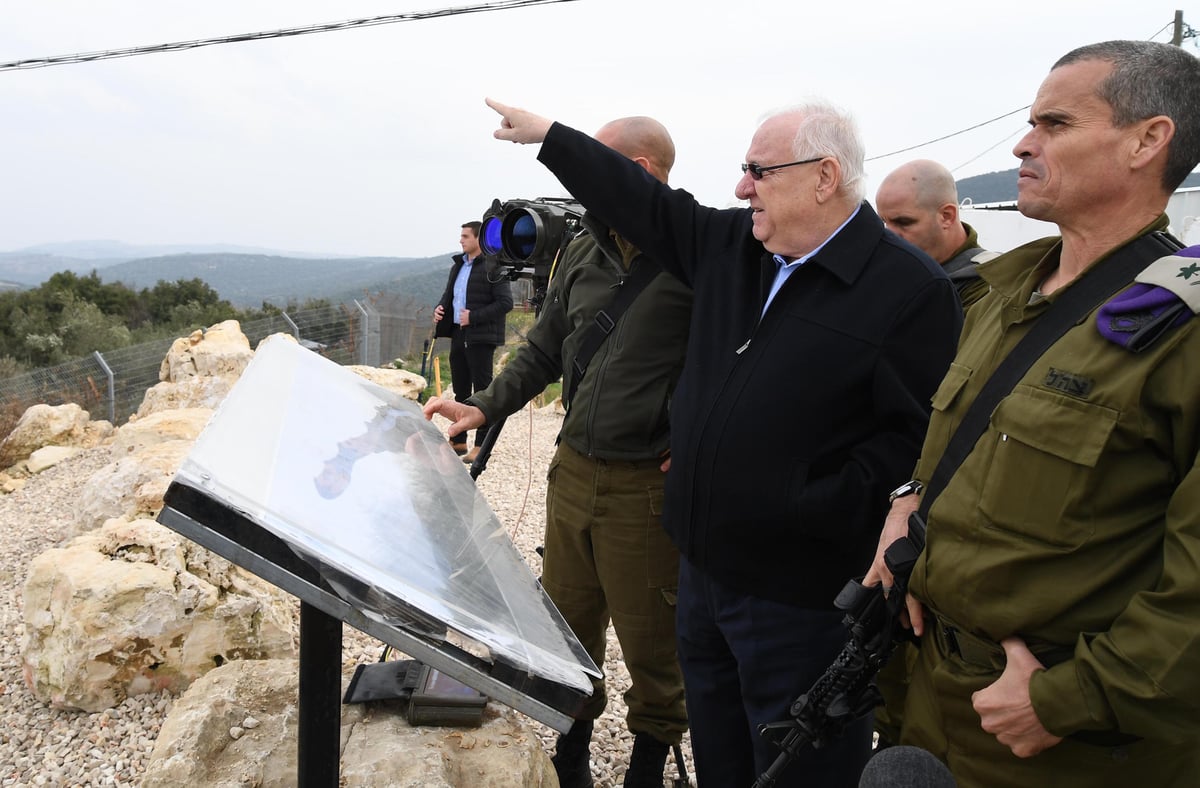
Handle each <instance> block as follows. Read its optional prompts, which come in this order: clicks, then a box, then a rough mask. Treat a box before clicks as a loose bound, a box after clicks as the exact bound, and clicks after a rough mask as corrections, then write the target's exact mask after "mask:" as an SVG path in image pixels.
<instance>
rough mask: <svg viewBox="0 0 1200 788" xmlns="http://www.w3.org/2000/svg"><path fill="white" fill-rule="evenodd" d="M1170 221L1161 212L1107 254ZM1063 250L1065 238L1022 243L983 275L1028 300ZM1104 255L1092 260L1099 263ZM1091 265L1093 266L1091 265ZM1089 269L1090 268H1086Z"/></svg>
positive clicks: (983, 270) (997, 287)
mask: <svg viewBox="0 0 1200 788" xmlns="http://www.w3.org/2000/svg"><path fill="white" fill-rule="evenodd" d="M1169 222H1170V220H1169V219H1168V218H1167V215H1166V214H1161V215H1159V217H1158V218H1157V219H1155V220H1154V221H1152V222H1151V223H1150V224H1148V225H1146V226H1145V227H1143V228H1142V229H1141V230H1138V231H1137V232H1136V233H1134V234H1133V235H1131V236H1130V237H1129V238H1128V239H1126V240H1125V241H1123V242H1122V243H1120V244H1117V245H1116V246H1114V247H1113V248H1112V249H1110V250H1109V251H1108V252H1107V253H1106V254H1105V255H1104V257H1108V256H1109V255H1110V254H1112V253H1113V252H1115V251H1116V250H1117V249H1120V248H1121V247H1123V246H1125V245H1127V244H1128V243H1129V242H1130V241H1132V240H1134V239H1135V238H1141V237H1142V236H1143V235H1145V234H1146V233H1151V232H1154V231H1155V230H1165V229H1167V225H1168V224H1169ZM1061 251H1062V237H1061V236H1057V235H1055V236H1051V237H1049V238H1041V239H1039V240H1036V241H1030V242H1029V243H1027V244H1022V245H1021V246H1018V247H1017V248H1016V249H1013V250H1012V251H1009V252H1006V253H1005V254H1002V255H1000V256H999V257H997V258H996V259H995V260H992V261H990V262H989V263H988V264H987V265H985V266H981V267H980V268H979V275H980V276H981V277H983V279H984V280H985V281H986V282H987V283H988V284H989V285H991V286H992V288H993V289H994V290H996V291H998V292H999V293H1001V294H1002V295H1005V296H1008V297H1009V298H1015V299H1017V303H1026V302H1027V301H1028V299H1029V296H1030V294H1031V293H1033V290H1034V288H1035V287H1037V286H1038V285H1039V284H1041V282H1042V280H1043V279H1044V278H1045V276H1046V275H1048V274H1049V273H1050V270H1051V269H1052V268H1053V267H1055V266H1057V265H1058V257H1059V254H1060V253H1061ZM1101 259H1103V258H1098V259H1097V260H1095V261H1093V262H1092V265H1095V264H1096V263H1097V262H1099V261H1100V260H1101ZM1088 268H1089V269H1090V268H1091V265H1089V266H1088ZM1085 270H1087V269H1085Z"/></svg>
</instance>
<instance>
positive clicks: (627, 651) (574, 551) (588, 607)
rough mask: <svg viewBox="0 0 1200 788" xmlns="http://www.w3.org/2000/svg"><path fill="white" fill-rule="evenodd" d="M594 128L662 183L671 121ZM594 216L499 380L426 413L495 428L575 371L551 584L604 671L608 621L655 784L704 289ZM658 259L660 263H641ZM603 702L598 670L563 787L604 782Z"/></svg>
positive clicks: (550, 538) (672, 739)
mask: <svg viewBox="0 0 1200 788" xmlns="http://www.w3.org/2000/svg"><path fill="white" fill-rule="evenodd" d="M596 139H597V140H599V141H601V142H603V143H604V144H606V145H607V146H609V147H611V148H612V149H614V150H616V151H617V152H618V153H621V154H622V155H624V156H625V157H626V158H628V159H631V160H633V161H634V162H636V163H637V164H638V165H640V166H641V167H642V168H643V169H645V170H646V171H647V172H648V173H650V174H651V175H652V176H654V178H656V179H658V180H659V181H662V182H666V180H667V176H668V173H669V172H670V170H671V166H672V165H673V164H674V160H675V146H674V143H673V142H672V141H671V137H670V135H669V134H668V133H667V130H666V129H665V128H664V127H663V126H662V124H660V123H658V122H657V121H655V120H652V119H650V118H646V117H632V118H623V119H620V120H615V121H613V122H611V123H608V124H607V125H605V126H604V127H603V128H601V129H600V131H599V132H597V134H596ZM583 225H584V227H585V228H586V229H587V232H586V233H584V234H582V235H580V236H579V237H577V238H575V240H573V241H572V242H571V244H570V245H569V246H568V247H567V250H566V252H565V254H564V256H563V259H562V260H561V261H560V263H559V266H558V272H557V273H556V274H555V276H554V278H553V280H552V281H551V282H550V286H549V289H548V291H547V298H546V305H545V306H544V307H543V310H542V313H541V315H540V317H539V319H538V321H537V323H536V325H534V327H533V328H532V329H531V330H530V332H529V342H528V344H527V345H526V346H525V347H523V348H521V349H520V351H519V352H518V353H517V354H516V356H515V357H514V358H513V359H512V360H511V361H510V362H509V363H508V365H507V366H506V367H505V368H504V369H503V370H502V371H501V372H500V374H499V375H497V376H496V379H495V380H494V381H493V382H492V384H491V385H490V386H489V387H488V388H487V390H485V391H482V392H478V393H476V394H475V395H473V396H472V397H470V398H469V399H468V400H467V401H466V403H458V402H452V401H450V400H447V399H440V398H437V399H433V400H431V401H430V402H429V403H428V404H427V405H426V406H425V414H426V416H427V417H431V416H432V415H433V414H434V413H440V414H442V415H443V416H446V417H448V418H450V419H451V420H452V421H453V422H454V423H453V424H451V425H450V428H449V430H450V432H451V433H456V432H461V431H464V430H467V429H470V428H472V427H478V426H480V425H484V424H487V423H495V422H496V421H497V420H498V419H501V418H505V417H507V416H509V415H511V414H513V413H515V412H516V411H517V410H519V409H520V408H521V407H523V406H524V405H525V403H526V402H528V401H529V400H530V399H532V398H533V397H534V396H536V395H537V394H539V393H540V392H541V391H543V390H544V389H545V388H546V386H547V385H549V384H550V383H553V382H554V381H556V380H558V379H559V378H560V377H562V376H563V375H564V373H566V376H565V377H564V392H563V393H564V398H563V399H564V404H566V406H567V415H566V417H565V418H564V420H563V427H562V432H561V434H560V436H559V437H560V442H559V446H558V450H557V452H556V453H555V456H554V459H553V460H552V461H551V464H550V469H549V487H548V490H547V494H546V540H545V560H544V564H543V575H542V585H543V586H544V588H545V589H546V592H547V593H548V594H549V596H550V598H551V599H552V600H553V601H554V603H555V605H556V606H557V607H558V609H559V610H560V611H561V612H562V614H563V616H564V618H565V619H566V621H567V623H568V624H569V625H570V626H571V629H572V630H574V632H575V634H576V635H577V636H578V637H579V640H580V642H581V643H582V644H583V646H584V647H585V648H586V649H587V652H588V654H589V655H590V656H591V658H592V660H593V661H594V662H595V663H596V664H597V665H601V666H602V665H603V664H604V654H605V633H606V631H607V628H608V622H609V618H610V617H611V619H612V623H613V628H614V629H615V630H616V634H617V639H618V641H619V642H620V644H621V651H622V654H623V655H624V658H625V664H626V666H627V667H628V669H629V674H630V678H631V679H632V686H631V687H630V689H629V691H628V692H626V694H625V701H626V703H627V705H628V707H629V713H628V716H627V718H626V722H627V724H628V726H629V730H630V731H631V732H632V733H634V735H635V738H634V744H633V752H632V754H631V756H630V763H629V769H628V771H626V773H625V783H624V784H625V786H627V787H630V786H656V788H659V787H660V786H662V784H663V767H664V763H665V760H666V756H667V751H668V748H669V746H670V745H674V744H678V743H679V741H680V739H681V738H682V736H683V733H684V731H685V730H686V729H687V713H686V710H685V704H684V693H683V678H682V676H681V675H680V670H679V664H678V660H677V658H676V651H675V596H676V590H677V583H678V573H679V555H678V553H677V552H676V550H675V548H674V546H673V545H672V544H671V541H670V539H668V538H667V534H666V532H665V531H664V530H663V528H662V524H661V521H660V513H661V511H662V500H663V480H664V477H665V471H666V470H667V467H668V466H669V464H670V460H669V458H668V451H669V445H670V440H669V435H668V421H667V414H668V408H669V404H670V399H671V395H672V392H673V390H674V388H675V383H676V381H677V380H678V379H679V375H680V371H681V370H682V368H683V359H684V350H685V347H686V340H687V329H688V323H689V320H690V316H691V303H692V295H691V291H690V290H689V289H688V288H687V287H685V286H684V285H683V284H682V283H681V282H680V281H679V280H677V279H676V278H674V277H672V276H670V275H669V274H666V273H663V272H661V271H658V267H657V265H656V264H655V263H654V262H652V261H651V260H650V259H649V258H647V257H646V256H645V255H643V254H642V253H641V252H640V251H639V250H638V249H636V248H634V247H633V245H631V244H630V243H629V242H628V241H626V240H625V239H624V238H622V237H621V236H619V235H617V234H616V233H614V232H613V231H611V230H610V229H609V228H608V227H606V226H605V225H604V224H602V223H601V222H600V221H599V220H598V219H597V218H596V217H595V216H593V215H591V214H587V215H585V216H584V217H583ZM646 266H653V267H652V268H650V269H649V270H648V271H645V270H643V271H642V272H641V273H640V274H639V273H638V272H639V269H642V268H643V267H646ZM655 271H657V273H654V272H655ZM635 274H636V275H637V276H638V277H639V280H641V281H645V279H644V277H645V276H649V275H652V276H653V278H651V279H649V284H647V285H646V286H645V290H644V291H642V292H641V293H640V295H638V296H637V297H636V298H635V299H634V300H633V302H632V303H631V304H629V305H628V306H627V307H626V308H625V309H624V311H623V312H621V314H620V315H619V316H615V324H614V325H613V327H612V330H611V332H610V333H609V335H608V336H607V338H606V339H605V340H604V341H603V343H602V344H600V345H599V347H598V348H595V350H594V355H592V356H591V357H590V359H587V360H586V361H585V362H584V363H583V364H581V366H586V371H585V372H584V374H583V375H582V377H578V376H576V375H575V374H574V373H573V370H574V368H575V362H576V361H578V360H580V357H581V355H586V352H585V351H583V350H582V349H583V348H584V347H586V346H587V342H588V337H589V333H590V329H591V327H592V326H593V324H594V323H595V322H596V320H595V318H596V316H597V314H598V313H599V312H600V311H601V310H606V311H614V312H615V311H616V310H615V309H613V306H612V302H613V299H614V293H616V292H617V290H618V288H619V286H620V285H622V284H624V283H625V282H627V281H628V280H630V278H631V277H633V276H635ZM573 384H577V387H576V389H575V390H570V389H571V386H572V385H573ZM605 703H606V697H605V692H604V683H603V681H597V682H595V685H594V691H593V695H592V697H591V698H590V699H589V701H588V703H587V705H586V706H585V707H584V710H583V711H582V713H581V714H580V719H579V720H577V721H576V722H575V724H574V725H573V726H572V727H571V730H570V731H569V732H568V733H566V734H564V735H562V736H560V737H559V739H558V744H557V748H556V754H555V756H554V759H553V761H554V767H555V771H556V772H557V773H558V778H559V782H560V784H561V785H562V786H564V788H575V787H576V786H591V785H592V778H591V770H590V765H589V745H590V741H591V735H592V728H593V721H594V720H595V719H596V718H597V717H599V716H600V714H601V712H602V711H603V710H604V706H605Z"/></svg>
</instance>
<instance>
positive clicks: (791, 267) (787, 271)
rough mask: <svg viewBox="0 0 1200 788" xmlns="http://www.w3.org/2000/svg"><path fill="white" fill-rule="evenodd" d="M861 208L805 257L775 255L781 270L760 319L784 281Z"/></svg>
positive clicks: (848, 222)
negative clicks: (787, 257) (785, 258)
mask: <svg viewBox="0 0 1200 788" xmlns="http://www.w3.org/2000/svg"><path fill="white" fill-rule="evenodd" d="M860 210H862V204H861V203H860V204H859V206H858V207H857V208H855V209H854V213H852V214H850V216H849V218H847V219H846V221H844V222H842V223H841V224H840V225H839V226H838V228H837V229H836V230H834V231H833V232H832V233H830V234H829V237H828V238H826V239H825V240H824V241H821V245H820V246H818V247H817V248H816V249H813V250H812V251H811V252H809V253H808V254H806V255H804V256H803V257H797V258H796V259H795V260H793V261H792V262H790V263H789V262H787V261H785V260H784V259H783V258H782V257H780V256H779V255H774V258H775V263H776V264H777V265H778V266H779V270H778V271H777V272H776V273H775V281H774V282H773V283H772V284H771V292H769V293H767V302H766V303H765V304H763V308H762V312H761V313H759V318H760V319H761V318H762V316H763V315H765V314H766V313H767V307H769V306H770V305H771V302H772V301H773V300H775V294H776V293H778V292H779V288H781V287H783V283H784V282H786V281H787V280H788V277H789V276H791V275H792V274H793V273H794V272H795V270H796V269H797V268H799V267H800V266H802V265H804V264H805V263H807V262H808V261H809V260H811V259H812V258H813V256H814V255H816V253H817V252H819V251H821V250H822V249H824V248H825V245H826V244H828V243H829V242H830V241H832V240H833V239H834V236H836V235H837V234H838V233H840V232H841V231H842V230H843V229H845V227H846V225H848V224H850V220H851V219H853V218H854V217H855V216H858V212H859V211H860Z"/></svg>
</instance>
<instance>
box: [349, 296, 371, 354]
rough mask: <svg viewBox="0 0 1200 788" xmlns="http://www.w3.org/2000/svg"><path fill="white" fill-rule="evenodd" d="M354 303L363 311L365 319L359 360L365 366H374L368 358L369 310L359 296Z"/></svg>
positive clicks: (363, 318) (363, 319) (369, 335)
mask: <svg viewBox="0 0 1200 788" xmlns="http://www.w3.org/2000/svg"><path fill="white" fill-rule="evenodd" d="M354 305H355V306H356V307H358V311H359V312H361V313H362V321H363V322H362V326H363V331H362V353H360V354H359V362H358V363H360V364H362V365H363V366H374V365H373V364H371V360H370V359H368V358H367V342H368V341H369V340H370V338H371V327H370V326H369V325H368V322H369V321H368V319H367V310H366V308H364V307H363V305H362V304H360V303H359V302H358V299H357V298H356V299H354Z"/></svg>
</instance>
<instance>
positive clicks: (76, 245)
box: [7, 240, 351, 267]
mask: <svg viewBox="0 0 1200 788" xmlns="http://www.w3.org/2000/svg"><path fill="white" fill-rule="evenodd" d="M201 252H209V253H211V252H222V253H225V254H266V255H271V256H274V257H309V258H313V257H336V258H342V257H350V256H351V255H329V254H312V253H310V252H297V251H294V250H290V249H266V248H263V247H260V246H238V245H236V244H127V243H125V242H124V241H110V240H96V241H64V242H60V243H48V244H36V245H35V246H27V247H25V248H24V249H18V250H17V251H16V252H9V253H7V254H23V253H29V254H48V255H57V256H59V257H73V258H79V259H82V260H115V261H117V262H121V261H124V260H136V259H138V258H142V257H165V256H167V255H173V254H198V253H201ZM99 267H103V266H99Z"/></svg>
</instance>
